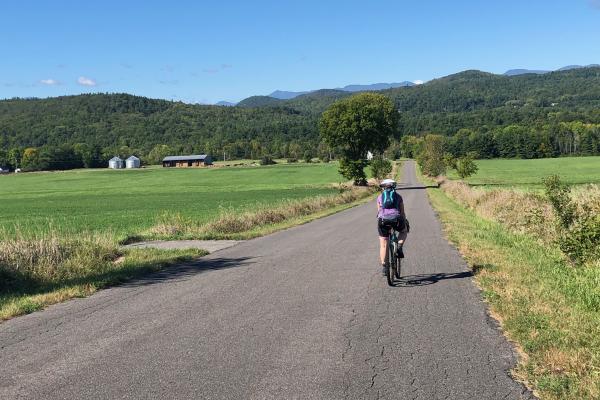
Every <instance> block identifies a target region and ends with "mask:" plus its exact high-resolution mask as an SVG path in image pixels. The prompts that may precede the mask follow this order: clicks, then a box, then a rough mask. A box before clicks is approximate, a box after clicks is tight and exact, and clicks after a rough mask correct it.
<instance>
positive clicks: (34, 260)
mask: <svg viewBox="0 0 600 400" xmlns="http://www.w3.org/2000/svg"><path fill="white" fill-rule="evenodd" d="M205 254H207V252H205V251H201V250H177V251H173V250H169V251H164V250H162V251H161V250H156V249H144V250H141V249H131V250H125V251H123V250H121V249H120V248H119V246H118V244H117V243H116V241H112V240H111V239H109V238H101V237H98V236H87V237H83V238H78V239H76V240H64V239H60V238H59V237H58V236H55V235H49V236H47V237H40V238H36V239H19V238H16V239H9V240H5V241H3V242H2V243H1V244H0V321H3V320H6V319H9V318H12V317H15V316H18V315H23V314H28V313H31V312H34V311H37V310H41V309H43V308H45V307H47V306H49V305H51V304H55V303H59V302H62V301H65V300H68V299H71V298H74V297H85V296H88V295H91V294H93V293H95V292H96V291H98V290H99V289H102V288H104V287H107V286H109V285H114V284H118V283H121V282H125V281H127V280H130V279H133V278H136V277H139V276H142V275H144V274H147V273H149V272H153V271H158V270H160V269H163V268H165V267H168V266H170V265H173V264H176V263H179V262H183V261H188V260H191V259H192V258H194V257H198V256H202V255H205Z"/></svg>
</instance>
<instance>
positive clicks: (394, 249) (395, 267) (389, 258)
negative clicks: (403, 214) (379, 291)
mask: <svg viewBox="0 0 600 400" xmlns="http://www.w3.org/2000/svg"><path fill="white" fill-rule="evenodd" d="M398 246H399V244H398V234H397V232H396V228H395V226H392V227H391V229H390V234H389V236H388V240H387V245H386V249H385V270H386V274H385V276H386V279H387V283H388V285H390V286H394V278H395V279H400V276H401V275H400V272H401V269H402V260H401V259H400V258H399V257H398Z"/></svg>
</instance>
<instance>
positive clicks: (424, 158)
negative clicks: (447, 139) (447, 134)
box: [417, 134, 446, 176]
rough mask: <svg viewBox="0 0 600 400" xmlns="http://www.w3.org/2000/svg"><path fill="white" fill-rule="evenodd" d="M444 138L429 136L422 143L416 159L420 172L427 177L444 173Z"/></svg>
mask: <svg viewBox="0 0 600 400" xmlns="http://www.w3.org/2000/svg"><path fill="white" fill-rule="evenodd" d="M444 154H445V152H444V137H443V136H441V135H433V134H429V135H427V136H425V139H424V141H423V150H422V151H421V154H419V156H418V157H417V162H418V163H419V166H420V167H421V170H422V171H423V172H424V173H425V174H427V175H429V176H438V175H443V174H445V173H446V163H445V162H444Z"/></svg>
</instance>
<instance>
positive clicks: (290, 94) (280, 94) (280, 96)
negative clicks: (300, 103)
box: [269, 90, 310, 100]
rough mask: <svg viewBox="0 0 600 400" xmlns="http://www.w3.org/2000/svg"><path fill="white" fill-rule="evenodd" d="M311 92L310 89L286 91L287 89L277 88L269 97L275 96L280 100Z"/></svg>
mask: <svg viewBox="0 0 600 400" xmlns="http://www.w3.org/2000/svg"><path fill="white" fill-rule="evenodd" d="M307 93H310V91H306V92H289V91H285V90H276V91H274V92H273V93H271V94H270V95H269V97H274V98H276V99H279V100H290V99H293V98H294V97H298V96H301V95H303V94H307Z"/></svg>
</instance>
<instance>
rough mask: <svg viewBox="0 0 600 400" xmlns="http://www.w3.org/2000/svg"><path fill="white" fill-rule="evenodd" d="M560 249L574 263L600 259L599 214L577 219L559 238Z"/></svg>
mask: <svg viewBox="0 0 600 400" xmlns="http://www.w3.org/2000/svg"><path fill="white" fill-rule="evenodd" d="M560 249H561V250H562V252H563V253H565V254H566V255H567V256H568V257H569V258H570V259H571V260H572V261H575V262H576V263H580V264H583V263H586V262H590V261H594V260H600V215H586V216H584V217H583V218H582V219H581V220H577V221H576V222H575V223H574V224H573V225H572V226H571V228H570V229H569V230H568V231H567V232H566V234H565V235H563V237H562V238H561V241H560Z"/></svg>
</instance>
